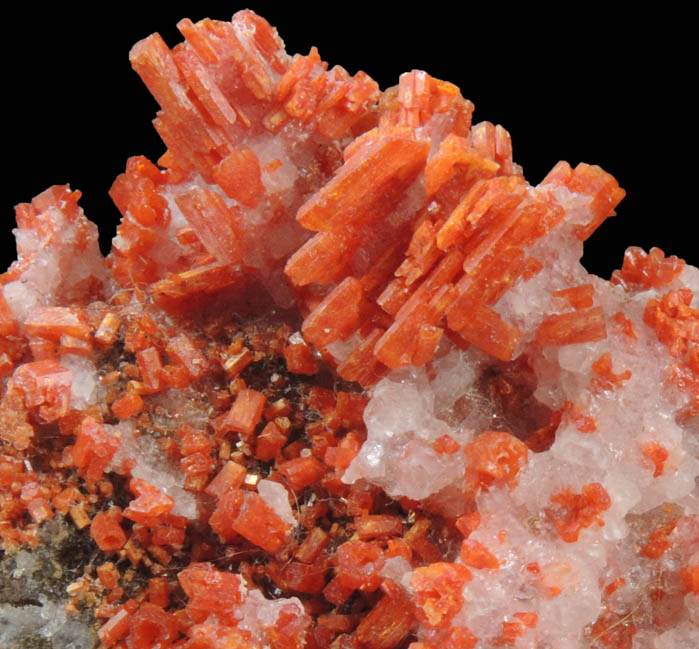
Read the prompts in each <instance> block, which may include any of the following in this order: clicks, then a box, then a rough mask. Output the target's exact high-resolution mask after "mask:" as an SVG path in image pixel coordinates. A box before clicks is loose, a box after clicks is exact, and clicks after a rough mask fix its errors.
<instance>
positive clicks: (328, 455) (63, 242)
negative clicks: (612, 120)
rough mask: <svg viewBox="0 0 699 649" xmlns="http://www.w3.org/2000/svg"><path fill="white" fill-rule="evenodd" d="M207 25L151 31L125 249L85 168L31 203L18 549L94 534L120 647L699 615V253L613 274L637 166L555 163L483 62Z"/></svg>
mask: <svg viewBox="0 0 699 649" xmlns="http://www.w3.org/2000/svg"><path fill="white" fill-rule="evenodd" d="M178 28H179V29H180V31H181V32H182V34H183V36H184V38H185V41H184V42H183V43H181V44H179V45H177V46H176V47H175V48H174V49H173V50H170V49H169V48H168V47H167V46H166V45H165V43H164V42H163V40H162V39H161V38H160V36H159V35H158V34H154V35H152V36H150V37H149V38H146V39H145V40H143V41H141V42H139V43H138V44H137V45H136V46H135V47H134V48H133V50H132V52H131V62H132V65H133V67H134V69H135V70H136V72H137V73H138V74H139V75H140V76H141V78H142V79H143V81H144V83H145V84H146V86H147V87H148V89H149V90H150V92H151V93H152V94H153V96H154V97H155V99H156V100H157V101H158V103H159V105H160V107H161V111H160V112H159V113H158V116H157V118H156V120H155V127H156V129H157V131H158V133H159V134H160V135H161V137H162V139H163V141H164V142H165V144H166V146H167V151H166V153H165V154H164V155H163V156H162V157H161V158H160V160H158V163H157V165H156V164H154V163H153V162H151V161H149V160H147V159H146V158H144V157H136V158H131V159H130V160H129V161H128V162H127V165H126V171H125V172H124V173H123V174H122V175H120V176H119V177H118V178H117V179H116V181H115V182H114V185H113V187H112V189H111V192H110V195H111V197H112V199H113V200H114V202H115V203H116V205H117V207H118V208H119V210H120V212H121V213H122V217H123V218H122V221H121V224H120V225H119V227H118V230H117V236H116V238H115V239H114V243H113V248H112V252H111V254H110V255H109V256H108V257H107V258H106V259H104V258H103V257H102V256H101V254H100V252H99V249H98V246H97V230H96V227H95V226H94V224H92V223H90V222H89V221H88V220H87V219H86V218H85V216H84V215H83V213H82V210H81V209H80V208H79V206H78V199H79V197H80V192H77V191H71V190H70V188H69V187H67V186H65V187H53V188H51V189H49V190H47V191H46V192H44V193H43V194H40V195H39V196H37V197H36V198H35V199H34V200H33V201H32V202H31V203H29V204H24V205H20V206H18V207H17V225H18V230H17V248H18V259H17V261H16V262H14V263H13V264H12V266H11V267H10V268H9V270H8V271H7V272H6V273H5V274H4V275H2V276H0V287H1V288H2V290H0V376H1V377H2V389H1V392H0V444H1V446H0V540H1V541H2V545H3V547H4V549H5V551H6V552H10V551H12V550H16V549H17V548H18V547H21V546H24V545H28V546H30V547H36V546H37V544H38V543H39V528H40V526H41V525H42V523H44V522H45V521H47V520H49V519H53V518H54V517H57V516H58V517H62V518H65V519H66V520H68V521H71V522H72V524H74V526H75V527H76V528H77V529H78V530H84V533H85V534H88V533H89V534H90V535H91V537H92V539H93V540H94V543H95V544H96V546H97V548H99V551H100V555H99V556H100V559H99V560H98V561H97V565H96V566H95V565H91V566H86V567H85V573H84V575H83V576H82V577H81V578H80V579H79V580H77V581H76V582H74V583H73V584H71V585H70V588H69V590H68V592H69V594H70V598H69V600H67V601H66V602H65V610H66V611H67V612H69V613H75V612H77V611H78V610H79V609H81V608H83V607H86V606H91V607H92V608H93V610H94V615H95V617H96V618H97V620H99V631H98V636H99V641H100V642H101V646H103V647H108V648H112V647H113V648H115V649H156V648H157V649H243V648H245V649H262V648H263V647H264V648H271V649H297V648H301V647H306V648H307V649H490V648H491V647H515V648H518V649H533V648H534V647H542V648H543V647H556V648H557V649H582V648H588V647H590V648H595V649H602V648H603V647H607V648H612V649H632V648H633V649H668V648H669V647H673V648H674V647H677V648H680V647H682V648H685V647H686V648H691V647H694V646H696V645H695V644H692V643H694V642H695V640H696V639H697V638H699V601H698V597H699V505H698V503H697V500H698V499H697V493H696V489H695V488H694V480H695V478H696V476H697V475H699V462H697V460H696V458H695V457H694V455H693V454H692V453H693V450H692V449H694V450H696V448H697V445H696V443H694V446H692V442H691V441H690V442H687V441H686V440H688V439H689V440H691V435H692V434H693V435H695V436H696V434H697V433H698V432H699V424H698V421H699V344H697V343H699V309H697V303H696V297H695V291H696V290H699V272H696V273H695V271H696V269H692V268H691V267H689V266H686V265H685V263H684V262H683V261H681V260H678V259H676V258H674V257H669V258H666V257H665V256H664V254H663V253H662V252H661V251H660V250H658V249H653V250H651V251H650V253H648V254H647V253H645V252H644V251H642V250H640V249H637V248H630V249H629V250H628V252H627V254H626V257H625V259H624V264H623V268H622V269H621V270H619V271H616V272H615V273H614V276H613V278H612V280H611V283H607V282H603V281H602V280H599V278H591V277H589V276H587V275H586V274H585V273H584V271H583V270H582V269H581V267H579V265H576V264H577V259H578V258H579V254H580V253H581V250H582V242H583V241H584V240H586V239H587V238H588V237H589V236H590V235H591V234H592V233H593V232H594V231H595V230H596V228H597V227H598V226H599V225H600V224H601V223H602V222H603V221H604V220H605V219H606V218H607V217H609V216H610V215H613V214H614V208H615V207H616V205H617V204H618V203H619V201H620V200H621V199H622V198H623V196H624V191H623V190H622V189H620V188H619V186H618V183H617V182H616V181H615V179H614V178H613V177H612V176H611V175H609V174H608V173H606V172H604V171H603V170H602V169H600V168H599V167H596V166H592V165H588V164H579V165H578V166H577V167H575V168H571V166H570V165H568V164H567V163H565V162H560V163H558V164H557V165H556V166H555V167H554V168H553V170H552V171H551V172H550V173H549V174H548V176H547V177H546V178H545V179H544V180H543V181H542V182H541V183H540V184H539V185H538V186H536V187H532V186H531V185H529V184H528V183H527V182H526V181H525V179H524V177H523V176H522V171H521V169H520V167H519V166H518V165H517V164H515V163H514V162H513V160H512V146H511V141H510V136H509V134H508V133H507V131H506V130H505V129H504V128H502V127H501V126H494V125H493V124H491V123H489V122H480V123H478V124H475V125H472V122H471V117H472V112H473V105H472V104H471V102H469V101H468V100H466V99H464V98H463V97H462V96H461V94H460V92H459V89H458V88H457V87H456V86H454V85H452V84H450V83H447V82H444V81H440V80H437V79H434V78H432V77H431V76H429V75H428V74H426V73H425V72H420V71H413V72H409V73H406V74H404V75H402V76H401V77H400V81H399V84H398V86H397V87H395V88H390V89H388V90H386V91H384V92H380V90H379V88H378V86H377V84H376V83H375V82H374V81H373V80H372V79H371V78H369V77H368V76H367V75H366V74H364V73H362V72H360V73H358V74H357V75H355V76H350V75H349V74H348V73H347V72H346V71H345V70H344V69H343V68H340V67H335V68H332V69H330V70H328V67H327V64H325V63H324V62H323V61H322V60H321V59H320V57H319V55H318V52H317V51H316V50H315V48H314V49H312V50H311V52H310V53H309V54H308V55H307V56H300V55H296V56H294V57H290V56H289V55H287V54H286V52H285V50H284V47H283V43H282V41H281V40H280V38H279V37H278V35H277V32H276V30H274V29H273V28H272V27H270V25H269V24H268V23H266V22H265V21H264V20H263V19H262V18H260V17H259V16H257V15H255V14H254V13H253V12H251V11H241V12H239V13H237V14H236V15H235V16H234V17H233V19H232V21H231V22H218V21H212V20H208V19H206V20H202V21H200V22H199V23H196V24H194V23H192V22H191V21H189V20H183V21H181V22H180V23H179V25H178ZM567 248H571V250H572V253H571V258H572V257H575V255H576V254H577V257H576V258H575V259H573V261H566V259H565V254H564V252H562V251H563V250H565V249H567ZM559 251H560V254H559ZM695 284H696V288H695V289H694V291H693V290H692V288H690V287H693V286H694V285H695ZM522 287H525V288H526V291H525V290H524V289H523V288H522ZM620 305H623V306H620ZM641 348H643V349H645V350H646V352H644V353H645V354H646V356H648V358H649V359H650V360H649V361H648V362H649V363H650V364H651V365H653V366H654V367H655V368H656V369H657V371H658V372H661V371H662V372H663V373H662V374H658V375H657V377H656V379H657V381H658V382H659V384H662V385H663V386H665V387H663V388H662V389H663V390H667V391H668V392H667V394H668V395H670V396H668V397H667V401H659V402H658V403H657V404H656V403H655V402H653V403H651V401H652V398H655V397H651V396H650V393H648V391H647V387H646V388H644V387H643V381H639V377H640V376H641V375H642V371H646V370H643V368H644V367H646V366H645V365H644V366H641V365H638V363H640V361H638V362H637V361H636V360H635V359H636V358H637V356H638V354H640V353H641V352H639V350H640V349H641ZM648 350H650V351H648ZM653 354H655V356H653ZM653 359H655V360H653ZM644 362H646V361H644ZM639 368H640V369H639ZM664 368H669V369H667V371H665V369H664ZM646 369H647V368H646ZM647 371H650V369H647ZM653 376H655V375H653ZM656 379H652V380H656ZM454 385H455V386H457V387H452V386H454ZM411 390H412V392H411ZM663 394H665V392H663ZM426 395H429V396H426ZM672 395H674V396H672ZM662 398H663V399H665V397H662ZM619 403H622V404H623V408H635V407H636V406H635V405H634V404H639V403H645V404H647V405H648V410H647V411H646V410H643V408H641V409H640V410H639V415H638V419H639V422H638V427H637V428H638V430H637V431H636V432H635V433H633V434H631V433H628V434H627V433H626V432H624V430H625V429H624V430H622V423H621V421H622V417H621V415H619ZM386 404H388V405H386ZM484 404H485V405H484ZM656 406H657V408H661V407H665V408H667V409H668V412H671V413H672V415H673V417H667V418H665V420H663V417H659V418H654V414H653V413H654V412H655V410H653V408H656ZM623 419H626V420H627V419H628V417H624V418H623ZM669 419H672V423H671V424H670V423H668V421H669ZM661 420H662V421H661ZM623 425H626V424H623ZM620 430H622V432H623V435H622V434H618V431H620ZM624 436H625V437H624ZM622 437H624V439H625V440H626V441H621V438H622ZM628 440H631V441H628ZM623 444H626V446H623ZM570 458H573V459H572V460H571V459H570ZM611 458H613V459H611ZM566 462H569V463H570V464H566ZM384 463H385V464H384ZM387 466H388V468H386V467H387ZM620 466H623V467H629V468H628V470H627V469H626V468H625V469H624V470H625V471H627V473H625V474H621V473H619V472H618V471H617V470H618V468H619V467H620ZM556 467H559V468H558V469H557V468H556ZM560 467H562V468H560ZM615 471H617V472H616V473H615ZM624 544H625V545H624ZM615 547H617V550H615V549H614V548H615ZM618 548H622V549H621V550H619V549H618ZM586 556H589V564H588V565H586V564H585V557H586ZM631 582H633V583H632V584H631ZM576 598H577V599H576ZM577 602H579V606H578V604H577ZM574 609H575V614H573V610H574ZM639 611H642V613H641V612H639ZM0 637H2V636H1V635H0ZM683 643H685V644H683ZM687 643H688V644H687Z"/></svg>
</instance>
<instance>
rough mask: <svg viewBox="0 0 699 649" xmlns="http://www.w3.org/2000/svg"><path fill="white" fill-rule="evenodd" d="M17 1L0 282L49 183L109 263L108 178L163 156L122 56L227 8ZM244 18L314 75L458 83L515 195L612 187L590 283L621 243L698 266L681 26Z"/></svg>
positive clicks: (638, 18) (429, 15)
mask: <svg viewBox="0 0 699 649" xmlns="http://www.w3.org/2000/svg"><path fill="white" fill-rule="evenodd" d="M25 4H26V6H25V7H21V6H18V7H14V8H12V9H9V10H5V12H4V13H5V15H4V16H3V21H4V25H3V26H4V29H3V32H4V38H3V41H2V43H1V44H0V47H1V48H2V57H3V59H2V60H3V61H4V65H3V68H4V69H3V76H4V80H5V89H4V93H3V94H4V101H3V105H4V106H5V117H4V118H3V119H4V120H5V129H4V131H5V137H4V144H5V146H4V147H3V149H4V156H5V160H6V162H7V164H6V167H7V170H6V171H5V174H4V179H5V182H4V183H3V187H4V191H3V192H2V206H1V209H2V215H3V224H2V228H3V236H2V237H1V238H0V240H2V241H3V242H4V243H5V244H6V246H7V252H6V254H5V255H4V257H3V259H2V264H1V266H2V267H6V266H7V264H8V263H9V262H10V261H11V260H12V259H13V258H14V249H13V245H12V240H11V237H10V229H11V227H13V224H14V219H13V212H12V207H13V206H14V205H15V204H16V203H19V202H23V201H28V200H30V199H31V198H32V197H33V196H35V195H36V194H37V193H39V192H41V191H42V190H44V189H45V188H47V187H48V186H50V185H52V184H63V183H70V184H71V186H72V187H73V188H74V189H80V190H81V191H82V192H83V198H82V199H81V205H82V206H83V208H84V209H85V212H86V214H87V216H88V217H89V218H90V219H92V220H93V221H96V222H97V223H98V224H99V225H100V233H101V238H102V241H101V244H102V248H103V250H105V251H106V250H108V248H109V242H110V240H111V238H112V237H113V236H114V228H115V226H116V223H117V221H118V218H119V216H118V213H117V210H116V208H115V207H114V206H113V205H112V203H111V201H110V199H109V197H108V195H107V191H108V189H109V187H110V185H111V183H112V181H113V180H114V178H115V177H116V176H117V174H119V173H120V172H121V171H123V169H124V165H125V162H126V158H127V157H129V156H131V155H137V154H144V155H146V156H148V157H149V158H151V159H152V160H156V159H157V158H158V157H159V156H160V154H161V153H162V152H163V147H162V144H161V143H160V140H159V138H158V137H157V135H156V133H155V131H154V129H153V128H152V125H151V123H150V122H151V120H152V119H153V117H154V115H155V111H156V110H157V106H156V104H155V102H154V100H153V99H152V98H151V97H150V95H149V94H148V92H147V91H146V89H145V87H144V86H143V85H142V83H141V81H140V80H139V78H138V77H137V76H136V74H135V73H134V72H133V71H132V70H131V68H130V65H129V62H128V52H129V49H130V47H131V46H132V45H133V44H134V43H135V42H136V41H137V40H139V39H141V38H144V37H145V36H147V35H149V34H150V33H152V32H153V31H159V32H160V33H161V35H162V36H163V37H164V38H165V40H166V42H167V43H168V45H170V46H171V47H172V46H173V45H175V44H176V43H178V42H179V41H180V40H182V38H181V36H180V35H179V33H178V32H177V29H176V27H175V24H176V23H177V21H178V20H179V19H180V18H183V17H185V16H186V17H189V18H192V19H193V20H197V19H200V18H203V17H206V16H209V17H211V18H217V19H222V20H227V19H230V17H231V15H232V14H233V13H234V11H236V10H237V9H238V8H243V6H236V5H235V4H232V3H215V2H191V3H174V2H170V3H167V4H166V5H164V6H163V7H161V8H157V9H156V8H155V7H153V6H151V5H150V4H148V3H141V4H136V3H128V2H126V3H119V4H118V5H109V4H106V3H104V4H103V3H99V5H101V8H100V10H99V11H96V10H86V11H84V12H82V13H81V12H80V11H79V10H78V9H77V8H72V7H71V6H64V7H61V8H52V9H48V10H44V9H42V10H40V11H37V10H35V8H34V7H33V6H29V3H25ZM93 4H95V5H96V4H98V3H93ZM248 6H249V7H250V8H251V9H253V10H256V11H257V12H258V13H260V14H261V15H262V16H264V17H265V18H266V19H267V20H269V22H270V23H272V24H273V25H274V26H276V27H277V29H278V30H279V33H280V35H281V37H282V39H283V40H284V41H285V43H286V46H287V50H288V51H289V52H290V53H296V52H301V53H304V54H305V53H307V52H308V50H309V48H310V47H311V46H312V45H316V46H317V47H318V49H319V51H320V55H321V57H322V58H323V59H324V60H326V61H328V62H329V63H330V65H334V64H339V65H342V66H344V67H345V68H346V69H347V70H348V71H349V72H350V73H355V72H356V71H357V70H359V69H362V70H364V71H366V72H367V73H368V74H369V75H370V76H372V77H373V78H374V79H376V80H377V81H378V82H379V84H380V86H381V87H382V88H386V87H388V86H392V85H395V84H396V83H397V79H398V76H399V74H400V73H401V72H405V71H407V70H410V69H413V68H419V69H424V70H426V71H427V72H429V73H430V74H432V75H433V76H435V77H438V78H442V79H446V80H448V81H451V82H453V83H455V84H457V85H458V86H459V87H460V88H461V90H462V93H463V95H464V96H465V97H467V98H469V99H471V100H472V101H473V102H474V103H475V106H476V110H475V114H474V121H481V120H489V121H491V122H494V123H500V124H502V125H503V126H505V127H506V128H507V129H508V130H509V131H510V133H511V135H512V139H513V144H514V157H515V160H516V161H517V162H518V163H519V164H521V165H522V166H523V167H524V171H525V176H526V177H527V179H528V180H529V181H530V182H531V183H532V184H536V183H538V182H539V181H540V180H541V179H542V178H543V176H544V175H545V174H546V173H547V172H548V170H549V169H550V168H551V167H552V166H553V165H554V164H555V163H556V162H557V161H558V160H559V159H566V160H568V161H569V162H570V163H571V164H573V165H575V164H577V163H578V162H581V161H583V162H588V163H593V164H599V165H600V166H601V167H603V168H604V169H605V170H607V171H609V172H610V173H612V174H614V175H615V176H616V178H617V179H618V180H619V182H620V184H621V185H622V187H624V188H625V189H626V191H627V197H626V198H625V199H624V201H623V202H622V203H621V205H620V206H619V208H618V210H617V211H618V216H617V217H616V218H613V219H610V220H608V221H607V222H606V223H605V224H604V225H603V226H602V227H601V228H600V230H598V231H597V233H596V234H595V235H594V236H593V237H592V239H591V240H590V241H589V242H588V244H586V254H585V257H584V259H583V261H584V263H585V265H586V266H587V268H588V269H589V270H591V271H592V272H595V273H597V274H599V275H601V276H603V277H608V276H609V274H610V272H611V270H612V269H613V268H616V267H619V266H620V265H621V260H622V255H623V251H624V249H625V248H626V246H628V245H640V246H643V247H644V248H646V249H648V248H650V247H651V246H654V245H655V246H659V247H661V248H663V250H665V252H666V253H667V254H676V255H678V256H680V257H684V258H685V259H687V260H688V261H689V262H692V263H694V264H695V265H699V249H698V248H699V246H698V245H697V236H696V233H695V232H694V227H695V224H696V223H697V220H698V217H697V211H696V206H695V199H694V192H695V187H696V184H697V183H696V180H695V177H696V171H695V166H696V165H695V164H694V163H693V162H691V161H692V160H693V159H694V157H695V153H694V149H695V146H696V133H695V129H694V126H693V122H694V120H695V111H696V109H695V107H694V106H693V105H691V104H690V102H689V98H688V97H689V90H690V89H691V87H692V85H693V83H694V79H695V73H694V71H693V68H694V63H695V61H694V57H695V54H694V52H693V50H692V48H691V40H690V39H689V38H688V35H687V34H685V30H686V29H688V28H689V27H688V25H689V24H690V21H689V19H688V18H687V17H686V16H684V17H683V16H682V15H667V14H658V12H657V11H656V12H655V13H648V14H643V13H639V12H636V13H635V14H634V15H633V16H626V17H625V19H624V20H623V21H622V20H620V19H614V18H613V17H612V16H611V15H610V14H609V10H608V9H606V8H603V7H599V8H596V7H593V6H591V5H588V4H585V5H584V10H583V8H577V7H573V11H571V12H570V15H563V13H561V12H560V7H561V5H559V6H558V7H559V8H558V9H557V10H555V11H553V12H552V11H551V10H543V9H537V8H531V5H530V7H528V9H527V13H522V12H517V13H516V14H512V13H510V10H509V9H507V8H505V7H495V6H493V7H492V8H490V9H483V8H480V9H474V7H473V6H470V5H466V4H462V5H453V4H452V5H450V6H449V8H447V7H445V6H444V5H440V4H439V3H432V4H427V5H424V6H422V7H421V8H416V9H408V8H407V5H394V4H386V3H383V4H382V3H374V4H371V5H362V4H361V3H352V4H348V5H343V4H331V3H327V2H326V3H322V4H320V3H318V4H313V3H308V2H306V3H298V4H291V3H284V4H280V3H265V2H251V3H250V4H249V5H248ZM390 7H395V8H394V9H393V15H391V14H390V13H389V12H390V11H391V9H389V8H390ZM455 7H461V8H462V9H463V12H464V13H463V14H462V15H458V14H455V13H454V11H455ZM581 7H582V6H581ZM105 8H106V9H105ZM685 26H686V27H685Z"/></svg>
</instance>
